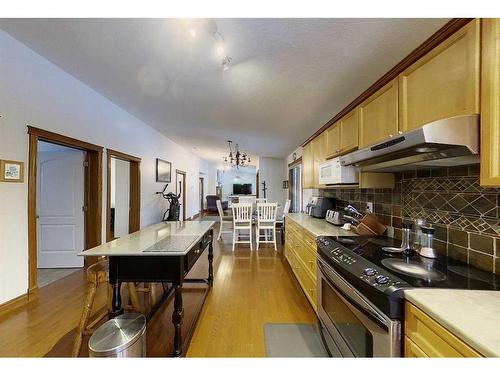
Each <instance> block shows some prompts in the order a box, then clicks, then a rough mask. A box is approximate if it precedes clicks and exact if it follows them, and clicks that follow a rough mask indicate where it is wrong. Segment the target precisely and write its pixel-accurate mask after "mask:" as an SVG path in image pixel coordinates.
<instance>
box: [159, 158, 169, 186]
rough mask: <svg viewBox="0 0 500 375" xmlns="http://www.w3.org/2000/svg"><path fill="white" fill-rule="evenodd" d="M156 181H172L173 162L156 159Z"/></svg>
mask: <svg viewBox="0 0 500 375" xmlns="http://www.w3.org/2000/svg"><path fill="white" fill-rule="evenodd" d="M156 182H167V183H169V182H172V163H170V162H169V161H166V160H163V159H156Z"/></svg>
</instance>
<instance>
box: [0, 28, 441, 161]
mask: <svg viewBox="0 0 500 375" xmlns="http://www.w3.org/2000/svg"><path fill="white" fill-rule="evenodd" d="M446 21H447V19H214V20H195V21H190V20H179V19H22V20H20V19H4V20H0V28H1V29H3V30H4V31H6V32H7V33H9V34H10V35H12V36H13V37H14V38H16V39H18V40H19V41H21V42H22V43H24V44H26V45H27V46H28V47H30V48H31V49H33V50H34V51H36V52H37V53H39V54H40V55H42V56H44V57H45V58H47V59H48V60H50V61H52V62H53V63H55V64H56V65H58V66H59V67H61V68H62V69H64V70H65V71H67V72H68V73H70V74H71V75H73V76H75V77H76V78H78V79H80V80H81V81H82V82H84V83H86V84H87V85H88V86H90V87H92V88H93V89H94V90H96V91H98V92H100V93H101V94H103V95H104V96H106V97H107V98H109V99H110V100H112V101H113V102H115V103H116V104H117V105H119V106H120V107H122V108H123V109H125V110H126V111H128V112H130V113H132V114H133V115H135V116H136V117H138V118H140V119H141V120H143V121H144V122H146V123H147V124H149V125H151V126H153V127H155V128H157V129H158V130H159V131H161V132H162V133H164V134H165V135H167V136H168V137H169V138H171V139H173V140H174V141H176V142H178V143H181V144H184V145H186V146H187V147H190V148H192V151H193V152H195V153H197V154H199V155H200V156H202V157H204V158H207V159H213V160H217V161H220V160H221V156H222V153H223V152H225V151H226V149H227V144H226V143H225V141H226V140H227V139H231V140H233V141H235V142H237V143H239V144H240V146H241V148H242V149H244V150H246V151H248V152H250V153H251V154H252V155H258V156H269V157H284V156H286V155H287V154H289V153H290V152H291V151H292V150H293V149H295V148H296V147H297V146H298V145H299V144H300V143H302V142H303V141H304V140H305V139H306V138H307V137H309V136H310V135H311V134H312V133H313V132H314V131H316V130H317V129H318V128H320V127H321V126H322V125H323V124H325V123H326V122H327V121H328V120H329V119H330V118H331V117H333V115H335V114H336V113H337V112H338V111H339V110H341V109H342V108H343V107H344V106H345V105H346V104H348V103H349V102H350V101H352V100H353V99H354V98H355V97H356V96H357V95H359V94H360V93H361V92H362V91H363V90H365V89H366V88H367V87H368V86H370V85H371V84H372V83H373V82H374V81H375V80H376V79H378V78H379V77H380V76H381V75H382V74H384V73H385V72H386V71H387V70H389V69H390V68H391V67H392V66H394V65H395V64H396V63H397V62H399V61H400V60H401V59H402V58H403V57H404V56H406V55H407V54H408V53H409V52H411V51H412V50H413V49H414V48H415V47H417V46H418V45H419V44H420V43H421V42H423V41H424V40H425V39H426V38H427V37H429V36H430V35H431V34H432V33H434V32H435V31H436V30H437V29H439V28H440V27H441V26H442V25H443V24H444V23H446ZM191 29H194V30H196V36H195V37H192V36H191V34H190V32H189V30H191ZM215 30H217V31H218V32H219V33H220V34H222V35H223V38H224V47H225V50H226V51H227V52H228V54H229V55H230V56H231V57H232V58H233V60H232V64H231V68H230V69H229V70H228V71H226V72H224V73H223V71H222V69H221V58H220V57H219V56H218V55H217V53H216V47H217V42H216V40H215V38H214V36H213V32H214V31H215Z"/></svg>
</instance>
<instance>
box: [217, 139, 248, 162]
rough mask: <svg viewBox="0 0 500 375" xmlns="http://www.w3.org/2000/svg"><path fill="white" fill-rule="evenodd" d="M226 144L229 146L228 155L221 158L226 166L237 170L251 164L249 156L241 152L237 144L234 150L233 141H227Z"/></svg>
mask: <svg viewBox="0 0 500 375" xmlns="http://www.w3.org/2000/svg"><path fill="white" fill-rule="evenodd" d="M227 143H228V144H229V155H228V156H223V157H222V160H224V163H225V164H226V165H229V166H231V167H236V169H239V168H240V167H246V166H248V164H250V163H251V160H250V156H248V155H247V153H246V152H241V151H240V148H239V146H238V144H237V143H236V146H235V147H234V149H233V147H232V144H233V141H227Z"/></svg>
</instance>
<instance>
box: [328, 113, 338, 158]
mask: <svg viewBox="0 0 500 375" xmlns="http://www.w3.org/2000/svg"><path fill="white" fill-rule="evenodd" d="M325 133H326V152H325V154H326V157H327V158H330V157H333V156H336V155H338V154H339V153H340V123H339V122H336V123H335V124H333V125H332V126H330V127H329V128H328V129H326V130H325Z"/></svg>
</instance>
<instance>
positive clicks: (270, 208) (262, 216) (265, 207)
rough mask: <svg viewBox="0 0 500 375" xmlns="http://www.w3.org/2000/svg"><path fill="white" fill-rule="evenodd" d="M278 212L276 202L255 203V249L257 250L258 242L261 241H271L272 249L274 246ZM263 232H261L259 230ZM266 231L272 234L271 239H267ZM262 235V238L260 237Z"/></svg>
mask: <svg viewBox="0 0 500 375" xmlns="http://www.w3.org/2000/svg"><path fill="white" fill-rule="evenodd" d="M277 214H278V203H257V230H256V235H255V241H256V242H257V250H259V244H260V243H261V242H262V243H272V244H274V250H275V251H276V250H278V249H277V248H276V215H277ZM262 230H263V231H264V234H261V231H262ZM268 232H270V234H272V236H271V239H268V235H267V234H268ZM261 237H264V240H261V239H260V238H261Z"/></svg>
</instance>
